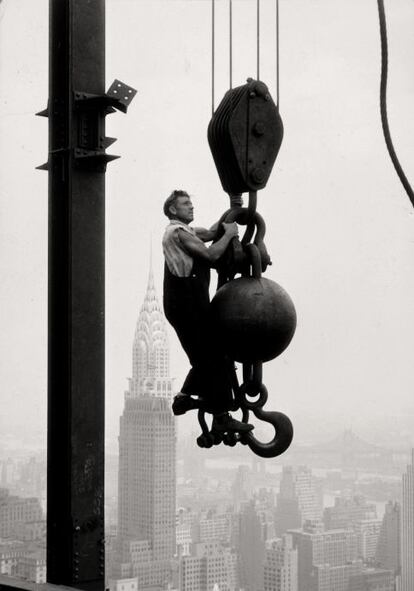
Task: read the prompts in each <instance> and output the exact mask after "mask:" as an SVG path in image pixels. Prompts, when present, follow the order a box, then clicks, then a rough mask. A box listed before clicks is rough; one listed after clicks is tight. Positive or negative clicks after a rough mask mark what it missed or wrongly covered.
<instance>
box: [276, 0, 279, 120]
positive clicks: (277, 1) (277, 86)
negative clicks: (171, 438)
mask: <svg viewBox="0 0 414 591" xmlns="http://www.w3.org/2000/svg"><path fill="white" fill-rule="evenodd" d="M276 107H277V108H279V0H276Z"/></svg>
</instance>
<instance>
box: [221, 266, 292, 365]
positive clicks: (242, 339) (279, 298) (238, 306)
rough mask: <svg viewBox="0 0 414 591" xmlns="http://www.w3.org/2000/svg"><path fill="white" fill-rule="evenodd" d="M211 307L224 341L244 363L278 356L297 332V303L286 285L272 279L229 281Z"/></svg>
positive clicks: (239, 360)
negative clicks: (285, 288) (286, 289)
mask: <svg viewBox="0 0 414 591" xmlns="http://www.w3.org/2000/svg"><path fill="white" fill-rule="evenodd" d="M211 307H212V314H213V320H214V323H215V325H216V329H217V337H218V338H219V339H220V343H221V344H222V345H223V347H224V350H225V352H226V354H227V355H228V356H229V357H230V358H231V359H233V360H234V361H238V362H240V363H243V362H251V363H253V362H256V361H269V360H270V359H274V358H275V357H277V356H278V355H280V354H281V353H282V352H283V351H284V350H285V349H286V347H287V346H288V345H289V343H290V341H291V340H292V338H293V335H294V334H295V329H296V310H295V306H294V305H293V302H292V300H291V298H290V296H289V295H288V293H287V292H286V291H285V290H284V289H283V287H281V286H280V285H278V284H277V283H275V282H274V281H271V280H270V279H265V278H263V277H261V278H260V279H256V278H254V277H239V278H238V279H234V280H233V281H229V282H228V283H225V284H224V285H223V286H222V287H221V288H220V289H219V290H218V291H217V293H216V295H215V296H214V298H213V300H212V302H211Z"/></svg>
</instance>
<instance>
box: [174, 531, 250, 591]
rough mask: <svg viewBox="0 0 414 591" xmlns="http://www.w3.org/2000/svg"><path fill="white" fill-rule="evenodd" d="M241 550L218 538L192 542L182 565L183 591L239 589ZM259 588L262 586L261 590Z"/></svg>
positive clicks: (182, 560) (181, 580) (181, 562)
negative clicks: (227, 544)
mask: <svg viewBox="0 0 414 591" xmlns="http://www.w3.org/2000/svg"><path fill="white" fill-rule="evenodd" d="M239 588H240V586H239V582H238V577H237V553H236V551H235V550H234V548H231V547H229V546H225V545H223V544H221V543H220V542H218V541H215V542H204V543H197V544H194V545H192V547H191V551H190V555H189V556H183V557H182V558H181V560H180V566H179V589H180V591H213V590H215V589H219V590H220V591H221V590H223V591H238V590H239ZM257 591H259V590H257Z"/></svg>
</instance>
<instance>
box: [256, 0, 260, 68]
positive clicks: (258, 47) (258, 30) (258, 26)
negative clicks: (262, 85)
mask: <svg viewBox="0 0 414 591" xmlns="http://www.w3.org/2000/svg"><path fill="white" fill-rule="evenodd" d="M256 20H257V79H258V80H260V0H257V16H256Z"/></svg>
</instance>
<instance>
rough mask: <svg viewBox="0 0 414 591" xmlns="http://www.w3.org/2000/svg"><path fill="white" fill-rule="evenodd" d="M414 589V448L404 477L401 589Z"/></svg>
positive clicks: (402, 590) (409, 590) (410, 590)
mask: <svg viewBox="0 0 414 591" xmlns="http://www.w3.org/2000/svg"><path fill="white" fill-rule="evenodd" d="M413 589H414V449H413V450H412V454H411V464H409V465H408V466H407V470H406V472H405V474H403V478H402V504H401V591H413Z"/></svg>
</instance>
